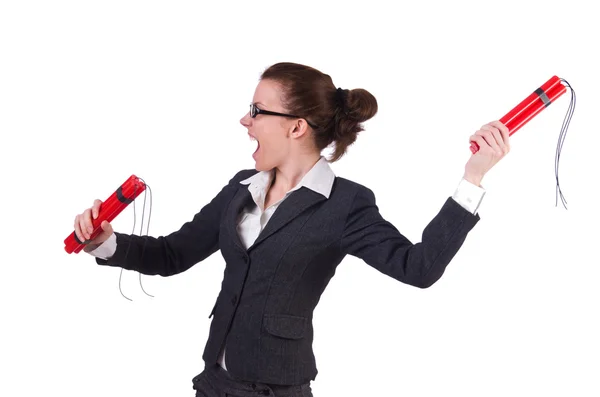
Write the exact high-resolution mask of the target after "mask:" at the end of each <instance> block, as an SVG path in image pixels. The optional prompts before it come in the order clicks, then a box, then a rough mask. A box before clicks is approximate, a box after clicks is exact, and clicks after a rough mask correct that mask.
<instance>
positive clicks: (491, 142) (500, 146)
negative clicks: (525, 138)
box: [464, 121, 510, 186]
mask: <svg viewBox="0 0 600 397" xmlns="http://www.w3.org/2000/svg"><path fill="white" fill-rule="evenodd" d="M509 139H510V137H509V132H508V128H507V127H506V126H505V125H504V124H502V123H501V122H500V121H492V122H491V123H488V124H485V125H484V126H482V127H481V129H479V130H477V132H475V134H473V135H471V136H470V137H469V142H476V143H477V144H478V145H479V150H478V151H477V152H476V153H475V154H473V155H472V156H471V158H469V161H467V164H466V165H465V175H464V178H465V179H466V180H468V181H469V182H471V183H473V184H475V185H477V186H479V185H480V184H481V180H482V179H483V177H484V175H485V174H486V173H487V172H488V171H489V170H490V169H491V168H492V167H493V166H494V165H496V163H498V161H500V160H501V159H502V158H503V157H504V156H506V155H507V154H508V152H509V151H510V143H509Z"/></svg>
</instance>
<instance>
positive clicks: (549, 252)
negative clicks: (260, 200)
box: [0, 0, 600, 397]
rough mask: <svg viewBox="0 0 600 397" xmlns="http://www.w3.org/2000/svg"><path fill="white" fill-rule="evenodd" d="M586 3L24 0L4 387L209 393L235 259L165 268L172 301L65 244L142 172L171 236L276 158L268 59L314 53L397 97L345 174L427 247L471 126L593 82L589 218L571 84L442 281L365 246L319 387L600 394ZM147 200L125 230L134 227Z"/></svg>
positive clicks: (18, 392)
mask: <svg viewBox="0 0 600 397" xmlns="http://www.w3.org/2000/svg"><path fill="white" fill-rule="evenodd" d="M583 4H584V2H583V1H557V2H549V1H536V2H531V1H530V2H524V1H518V2H517V1H510V2H507V1H502V2H493V3H492V2H475V1H473V2H470V3H469V2H465V1H450V2H442V1H436V2H414V1H413V2H404V3H400V4H395V5H392V3H391V2H390V3H389V4H388V3H384V2H381V1H367V2H365V1H361V2H343V3H342V2H337V3H336V2H326V1H319V2H308V1H303V2H279V1H244V2H242V1H240V2H237V3H236V2H222V3H220V2H217V1H210V2H199V1H163V2H159V1H124V0H120V1H102V2H90V1H51V2H50V1H37V2H34V1H23V0H21V1H16V0H8V1H4V2H2V5H0V134H1V135H0V136H1V137H2V139H1V143H0V150H1V154H2V155H1V158H0V162H1V168H0V169H1V176H2V185H1V189H2V194H1V196H0V200H1V202H0V204H1V206H0V208H1V211H2V228H1V229H0V230H1V233H2V236H1V241H2V256H1V257H0V258H1V259H0V261H1V264H2V277H0V294H1V296H0V298H1V299H0V302H1V303H0V305H1V306H0V307H1V321H2V323H1V326H0V333H1V335H0V341H1V342H0V343H1V345H0V366H1V372H0V373H1V375H0V395H2V396H11V397H16V396H31V395H57V396H58V395H60V396H63V397H67V396H89V397H91V396H114V397H117V396H147V397H150V396H193V395H194V391H193V390H192V388H191V386H192V383H191V378H192V377H193V376H194V375H196V374H197V373H198V372H200V371H201V369H202V367H203V363H202V360H201V355H202V351H203V348H204V344H205V342H206V338H207V333H208V328H209V323H210V320H209V319H208V318H207V317H208V314H209V312H210V309H211V308H212V304H213V302H214V299H215V297H216V295H217V293H218V291H219V287H220V283H221V279H222V274H223V268H224V261H223V259H222V257H221V255H220V253H216V254H215V255H213V256H211V257H210V258H209V259H207V260H205V261H204V262H202V263H199V264H198V265H196V266H194V267H193V268H191V269H190V270H189V271H187V272H185V273H183V274H179V275H176V276H173V277H169V278H162V277H159V276H156V277H150V276H143V277H142V282H143V286H144V288H145V290H146V291H147V292H148V293H150V294H152V295H154V296H155V297H154V298H150V297H149V296H147V295H145V294H144V293H143V291H142V289H141V288H140V284H139V279H138V276H139V275H138V273H135V272H129V271H124V272H123V279H122V283H121V287H122V290H123V293H124V294H125V295H126V296H128V297H129V298H131V299H132V301H129V300H127V299H125V298H123V296H121V293H120V292H119V276H120V269H118V268H108V267H102V266H98V265H96V264H95V261H94V260H93V258H92V257H90V256H89V255H87V254H79V255H68V254H66V253H65V251H64V249H63V247H64V244H63V240H64V239H65V238H66V237H67V236H68V235H69V234H70V233H71V231H72V230H73V229H72V228H73V219H74V217H75V215H76V214H78V213H80V212H81V211H83V210H84V209H85V208H87V207H89V206H90V205H91V204H92V202H93V200H94V199H95V198H100V199H106V198H107V197H108V196H109V195H110V194H111V193H112V192H114V190H115V189H116V188H117V187H118V186H119V185H120V184H121V183H123V182H124V181H125V179H126V178H127V177H128V176H130V175H131V174H136V175H138V176H141V177H143V178H144V179H145V180H146V182H147V183H148V184H149V185H150V187H151V189H152V193H153V196H152V204H153V205H152V212H151V218H150V225H149V229H148V232H149V234H151V235H154V236H159V235H165V234H168V233H170V232H172V231H175V230H177V229H178V228H179V227H180V226H181V225H182V224H183V223H184V222H186V221H188V220H189V219H191V218H192V217H193V215H194V214H195V213H196V212H197V211H199V210H200V208H202V206H204V205H205V204H207V203H208V202H209V201H210V200H211V199H212V198H213V197H214V195H215V194H216V193H217V192H218V191H219V190H220V189H221V187H222V186H223V185H224V184H225V183H226V182H227V181H228V180H229V179H230V178H231V176H233V175H234V174H235V172H237V171H238V170H239V169H242V168H253V167H254V163H253V160H252V157H251V154H252V152H253V150H254V148H255V144H254V143H251V142H250V141H249V140H248V137H247V135H246V130H245V129H244V128H243V127H242V126H241V125H240V124H239V119H240V118H241V117H242V116H243V115H244V113H245V112H246V111H247V109H248V104H249V103H250V101H251V99H252V96H253V93H254V89H255V87H256V84H257V82H258V77H259V75H260V73H261V72H262V71H263V70H264V69H265V68H266V67H268V66H269V65H271V64H272V63H275V62H280V61H292V62H299V63H304V64H308V65H311V66H314V67H316V68H318V69H320V70H321V71H323V72H325V73H328V74H330V75H331V76H332V77H333V79H334V83H335V84H336V85H337V86H341V87H343V88H365V89H367V90H369V91H370V92H371V93H372V94H373V95H375V97H376V98H377V100H378V102H379V112H378V114H377V115H376V116H375V118H373V119H372V120H370V121H369V122H367V123H366V124H365V127H366V131H365V132H364V133H362V134H361V135H360V136H359V139H358V140H357V142H356V144H355V145H354V146H352V147H351V148H350V150H349V152H348V155H347V156H346V157H344V158H343V159H342V160H341V161H339V162H338V163H335V164H333V165H332V167H333V169H334V171H335V172H336V174H337V175H339V176H343V177H346V178H349V179H352V180H354V181H356V182H359V183H362V184H365V185H366V186H368V187H369V188H371V189H373V190H374V192H375V194H376V197H377V203H378V205H379V208H380V210H381V213H382V214H383V216H384V217H385V218H386V219H388V220H389V221H391V222H392V223H394V224H395V225H396V226H397V227H398V228H399V229H400V230H401V232H402V233H404V234H405V235H406V236H407V237H409V238H410V239H411V240H412V241H413V242H416V241H419V240H420V238H421V232H422V230H423V228H424V227H425V226H426V225H427V223H428V222H429V221H430V220H431V218H432V217H433V216H434V215H435V214H436V213H437V211H438V210H439V209H440V208H441V206H442V204H443V202H444V201H445V200H446V198H447V197H448V196H450V195H451V194H452V193H453V191H454V189H455V187H456V185H457V184H458V182H459V180H460V178H461V177H462V173H463V170H464V164H465V163H466V161H467V160H468V158H469V156H470V155H471V153H470V151H469V143H468V137H469V135H471V134H472V133H473V132H474V131H476V130H477V129H478V128H479V127H480V126H481V125H483V124H485V123H487V122H489V121H492V120H495V119H499V118H501V117H502V116H503V115H504V114H505V113H506V112H508V111H509V110H510V109H512V108H513V107H514V106H516V105H517V104H518V103H519V102H520V101H521V100H523V99H524V98H525V97H526V96H527V95H529V94H530V93H531V92H533V90H534V89H536V88H537V87H538V86H540V85H541V84H542V83H544V82H545V81H546V80H547V79H549V78H550V77H551V76H552V75H558V76H560V77H563V78H565V79H567V80H568V81H569V82H570V83H571V85H572V86H573V87H574V88H575V91H576V94H577V105H576V108H575V113H574V115H573V119H572V122H571V125H570V127H569V130H568V133H567V136H566V138H565V143H564V147H563V150H562V155H561V159H560V167H559V177H560V185H561V188H562V189H563V193H564V195H565V197H566V200H567V202H568V210H565V209H564V208H563V207H562V205H561V204H560V201H559V203H558V206H555V187H556V181H555V170H554V166H555V151H556V145H557V142H558V137H559V132H560V128H561V125H562V123H563V119H564V117H565V114H566V112H567V108H568V106H569V101H570V92H567V94H566V95H563V96H562V97H561V98H560V99H559V100H558V101H556V102H555V103H554V104H552V105H551V106H550V107H549V108H548V109H547V110H544V111H543V112H542V113H540V114H539V115H538V116H537V117H536V118H535V119H533V120H532V121H530V122H529V124H527V125H526V126H525V127H523V128H522V129H521V130H520V131H518V132H517V133H516V134H515V135H513V136H512V138H511V139H512V140H511V143H512V151H511V152H510V153H509V155H508V156H507V157H506V158H504V159H503V160H502V161H501V162H500V163H499V164H498V165H497V166H496V167H495V168H493V169H492V170H491V171H490V172H489V173H488V174H487V175H486V177H485V178H484V180H483V186H484V187H485V188H486V190H487V194H486V196H485V199H484V202H483V204H482V206H481V208H480V215H481V221H480V222H479V224H477V225H476V227H475V228H474V229H473V230H472V232H471V233H470V235H469V237H468V238H467V241H466V242H465V244H464V245H463V247H462V248H461V250H460V252H459V253H458V254H457V256H456V257H455V258H454V260H453V261H452V263H451V264H450V266H449V268H448V270H447V271H446V274H445V275H444V276H443V277H442V279H441V280H440V281H439V282H438V283H437V284H435V285H434V286H433V287H431V288H430V289H426V290H419V289H416V288H414V287H410V286H407V285H404V284H401V283H398V282H396V281H394V280H393V279H391V278H389V277H386V276H384V275H382V274H381V273H378V272H377V271H375V270H374V269H373V268H371V267H369V266H368V265H366V264H365V263H363V262H362V261H359V260H356V259H355V258H353V257H347V258H346V259H345V261H344V262H342V264H341V265H340V267H339V268H338V272H337V274H336V276H335V277H334V279H333V280H332V282H331V284H330V285H329V287H328V288H327V290H326V291H325V293H324V294H323V297H322V300H321V302H320V304H319V306H318V307H317V309H316V311H315V319H314V326H315V341H314V349H315V353H316V356H317V364H318V369H319V374H318V376H317V379H316V381H315V382H313V392H314V395H315V396H316V397H323V396H359V395H361V396H362V395H372V396H378V395H393V396H411V397H417V396H418V397H425V396H441V395H460V396H462V397H466V396H509V395H510V396H567V395H568V396H578V397H581V396H598V395H599V394H600V385H599V383H598V374H599V373H600V359H599V358H598V357H599V356H600V342H599V340H600V339H599V338H598V334H599V333H600V326H599V325H598V321H597V320H598V303H599V298H600V292H599V291H598V278H599V276H600V271H599V270H598V267H599V265H600V263H599V262H600V261H599V260H598V258H597V255H596V249H595V246H596V245H597V240H598V235H599V233H598V222H599V220H600V219H599V216H598V205H597V193H598V183H597V181H598V168H599V167H598V147H599V144H600V139H599V138H598V134H599V131H598V120H597V114H598V108H599V105H600V100H599V99H598V92H599V91H600V86H599V82H598V79H597V73H598V70H599V67H600V62H599V61H598V53H597V38H598V37H600V32H599V28H598V27H597V26H598V25H597V18H596V16H597V13H595V12H592V7H595V6H593V5H592V2H589V3H588V5H583ZM147 200H149V198H147ZM142 204H143V196H140V198H139V199H138V200H137V201H136V211H137V215H138V217H137V224H136V225H137V228H136V230H135V233H136V234H139V233H140V226H141V224H140V215H141V209H142ZM148 204H149V201H147V206H146V221H145V225H147V215H148V208H149V207H148ZM133 210H134V208H133V205H132V206H129V207H128V208H127V209H126V210H125V211H124V212H122V213H121V215H119V217H118V218H117V219H115V221H114V222H113V225H114V227H115V229H116V230H117V231H121V232H132V231H133V227H134V222H133ZM142 232H143V233H145V232H146V229H145V228H144V229H143V231H142Z"/></svg>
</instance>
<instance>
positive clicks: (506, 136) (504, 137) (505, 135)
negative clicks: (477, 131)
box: [489, 120, 510, 154]
mask: <svg viewBox="0 0 600 397" xmlns="http://www.w3.org/2000/svg"><path fill="white" fill-rule="evenodd" d="M489 124H490V125H492V126H494V127H496V128H497V129H498V130H499V131H500V136H501V140H500V139H498V138H497V139H498V144H499V146H500V147H501V148H502V150H503V151H504V154H506V153H508V152H509V151H510V130H509V129H508V127H507V126H506V125H504V124H503V123H502V122H500V121H498V120H496V121H492V122H491V123H489Z"/></svg>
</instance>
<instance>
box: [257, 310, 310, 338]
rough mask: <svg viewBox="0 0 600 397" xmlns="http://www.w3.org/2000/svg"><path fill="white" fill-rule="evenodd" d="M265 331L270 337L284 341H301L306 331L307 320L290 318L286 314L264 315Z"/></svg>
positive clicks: (296, 317)
mask: <svg viewBox="0 0 600 397" xmlns="http://www.w3.org/2000/svg"><path fill="white" fill-rule="evenodd" d="M263 320H264V328H265V331H267V332H268V333H270V334H271V335H275V336H278V337H280V338H284V339H302V338H304V332H305V330H306V324H307V322H308V319H307V318H306V317H300V316H291V315H287V314H271V315H265V316H264V318H263Z"/></svg>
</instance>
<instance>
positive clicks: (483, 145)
mask: <svg viewBox="0 0 600 397" xmlns="http://www.w3.org/2000/svg"><path fill="white" fill-rule="evenodd" d="M470 140H471V141H472V142H475V143H477V145H479V150H478V151H477V153H479V154H483V153H489V152H490V151H492V148H491V147H490V145H488V143H487V141H486V140H485V139H484V138H483V137H482V136H481V135H477V134H473V135H471V138H470ZM477 153H476V154H477Z"/></svg>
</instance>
